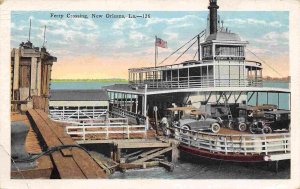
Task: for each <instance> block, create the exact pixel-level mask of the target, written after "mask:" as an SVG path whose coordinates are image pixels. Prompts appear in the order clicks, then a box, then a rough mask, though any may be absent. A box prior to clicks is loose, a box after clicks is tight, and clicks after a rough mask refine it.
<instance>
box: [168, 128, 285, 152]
mask: <svg viewBox="0 0 300 189" xmlns="http://www.w3.org/2000/svg"><path fill="white" fill-rule="evenodd" d="M171 129H172V130H173V131H174V136H175V139H177V140H179V141H180V142H181V143H183V144H185V145H187V146H191V147H195V148H197V149H203V150H207V151H209V152H212V153H215V152H217V153H223V154H225V155H227V154H229V153H238V154H240V155H250V154H260V155H266V156H267V155H272V154H276V155H280V154H289V153H290V151H291V145H290V141H291V138H290V133H276V134H242V135H223V134H212V133H204V132H197V131H190V130H185V129H181V128H179V127H172V128H171Z"/></svg>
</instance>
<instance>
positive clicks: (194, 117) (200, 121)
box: [178, 110, 222, 133]
mask: <svg viewBox="0 0 300 189" xmlns="http://www.w3.org/2000/svg"><path fill="white" fill-rule="evenodd" d="M178 124H179V127H180V128H182V129H185V130H194V131H210V132H213V133H218V132H219V131H220V129H221V125H222V121H221V120H218V119H214V118H211V117H210V116H209V115H208V114H207V113H205V112H201V111H199V110H195V111H192V112H191V114H190V118H186V119H180V120H179V123H178Z"/></svg>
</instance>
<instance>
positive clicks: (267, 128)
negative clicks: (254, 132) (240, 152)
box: [261, 126, 272, 134]
mask: <svg viewBox="0 0 300 189" xmlns="http://www.w3.org/2000/svg"><path fill="white" fill-rule="evenodd" d="M261 132H262V133H263V134H270V133H272V129H271V127H269V126H264V127H263V128H262V130H261Z"/></svg>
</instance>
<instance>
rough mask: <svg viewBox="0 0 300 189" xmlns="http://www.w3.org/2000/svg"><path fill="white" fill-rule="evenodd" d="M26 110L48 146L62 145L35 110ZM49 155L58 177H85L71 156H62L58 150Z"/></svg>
mask: <svg viewBox="0 0 300 189" xmlns="http://www.w3.org/2000/svg"><path fill="white" fill-rule="evenodd" d="M28 112H29V114H30V116H31V118H32V120H33V121H34V123H35V126H36V128H37V129H38V131H39V134H40V136H41V137H42V138H43V141H44V142H45V144H46V146H47V147H48V148H49V147H54V146H59V145H62V143H61V142H60V141H59V140H58V139H57V138H56V136H55V134H54V133H53V132H52V131H51V129H50V128H49V127H48V126H47V123H46V122H45V121H44V120H43V119H42V118H41V117H40V116H39V115H38V113H37V112H36V111H35V110H33V109H31V110H29V111H28ZM51 156H52V159H53V163H54V165H55V167H56V168H57V171H58V173H59V175H60V178H86V177H85V176H84V174H83V173H82V171H81V170H80V168H79V167H78V166H77V164H76V162H75V161H74V160H73V158H72V157H63V155H62V154H61V153H60V152H59V151H56V152H53V153H52V154H51Z"/></svg>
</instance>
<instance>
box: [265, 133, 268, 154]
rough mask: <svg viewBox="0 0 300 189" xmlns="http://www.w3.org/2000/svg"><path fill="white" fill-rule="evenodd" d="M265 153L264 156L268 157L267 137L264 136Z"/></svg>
mask: <svg viewBox="0 0 300 189" xmlns="http://www.w3.org/2000/svg"><path fill="white" fill-rule="evenodd" d="M265 151H266V155H268V147H267V137H266V136H265Z"/></svg>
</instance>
